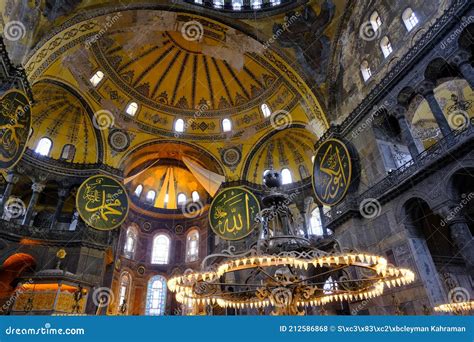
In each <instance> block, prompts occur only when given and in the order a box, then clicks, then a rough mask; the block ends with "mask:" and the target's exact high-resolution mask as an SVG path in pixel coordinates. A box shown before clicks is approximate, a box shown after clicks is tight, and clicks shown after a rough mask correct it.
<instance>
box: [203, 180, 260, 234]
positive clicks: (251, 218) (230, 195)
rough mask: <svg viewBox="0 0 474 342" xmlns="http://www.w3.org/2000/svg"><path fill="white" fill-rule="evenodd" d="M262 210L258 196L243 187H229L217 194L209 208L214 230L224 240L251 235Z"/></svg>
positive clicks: (210, 221)
mask: <svg viewBox="0 0 474 342" xmlns="http://www.w3.org/2000/svg"><path fill="white" fill-rule="evenodd" d="M259 212H260V205H259V203H258V200H257V198H256V197H255V196H254V195H253V194H252V193H251V192H250V191H248V190H247V189H244V188H241V187H235V188H227V189H224V190H222V191H221V192H219V193H218V194H217V196H216V197H215V198H214V200H213V201H212V203H211V208H210V209H209V223H210V224H211V227H212V230H213V231H214V233H216V234H217V235H218V236H219V237H220V238H222V239H224V240H240V239H243V238H244V237H246V236H247V235H249V234H250V233H251V232H252V231H253V229H254V225H255V217H256V216H257V214H258V213H259Z"/></svg>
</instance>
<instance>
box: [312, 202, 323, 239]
mask: <svg viewBox="0 0 474 342" xmlns="http://www.w3.org/2000/svg"><path fill="white" fill-rule="evenodd" d="M309 228H310V229H309V234H310V235H323V224H322V222H321V215H320V214H319V208H316V209H314V210H313V211H312V212H311V219H310V220H309Z"/></svg>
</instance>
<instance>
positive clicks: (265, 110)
mask: <svg viewBox="0 0 474 342" xmlns="http://www.w3.org/2000/svg"><path fill="white" fill-rule="evenodd" d="M260 108H261V109H262V114H263V116H264V117H265V118H268V117H269V116H270V115H272V111H271V110H270V107H268V105H267V104H266V103H264V104H262V106H261V107H260Z"/></svg>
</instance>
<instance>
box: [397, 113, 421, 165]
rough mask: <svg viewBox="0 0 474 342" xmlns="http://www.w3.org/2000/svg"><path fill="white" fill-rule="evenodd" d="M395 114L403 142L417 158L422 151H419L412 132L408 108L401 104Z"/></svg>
mask: <svg viewBox="0 0 474 342" xmlns="http://www.w3.org/2000/svg"><path fill="white" fill-rule="evenodd" d="M394 114H395V118H396V119H397V120H398V125H399V126H400V131H401V135H402V140H403V143H404V144H405V145H406V146H407V147H408V151H410V154H411V157H412V159H413V160H415V159H416V157H417V156H418V154H419V153H420V152H418V148H417V147H416V144H415V139H413V135H412V134H411V129H410V125H409V123H408V121H407V119H406V116H405V115H406V108H405V107H403V106H401V105H399V106H397V107H395V109H394Z"/></svg>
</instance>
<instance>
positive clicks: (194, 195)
mask: <svg viewBox="0 0 474 342" xmlns="http://www.w3.org/2000/svg"><path fill="white" fill-rule="evenodd" d="M191 196H192V197H193V202H197V201H199V193H198V192H197V191H196V190H194V191H193V193H192V194H191Z"/></svg>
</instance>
